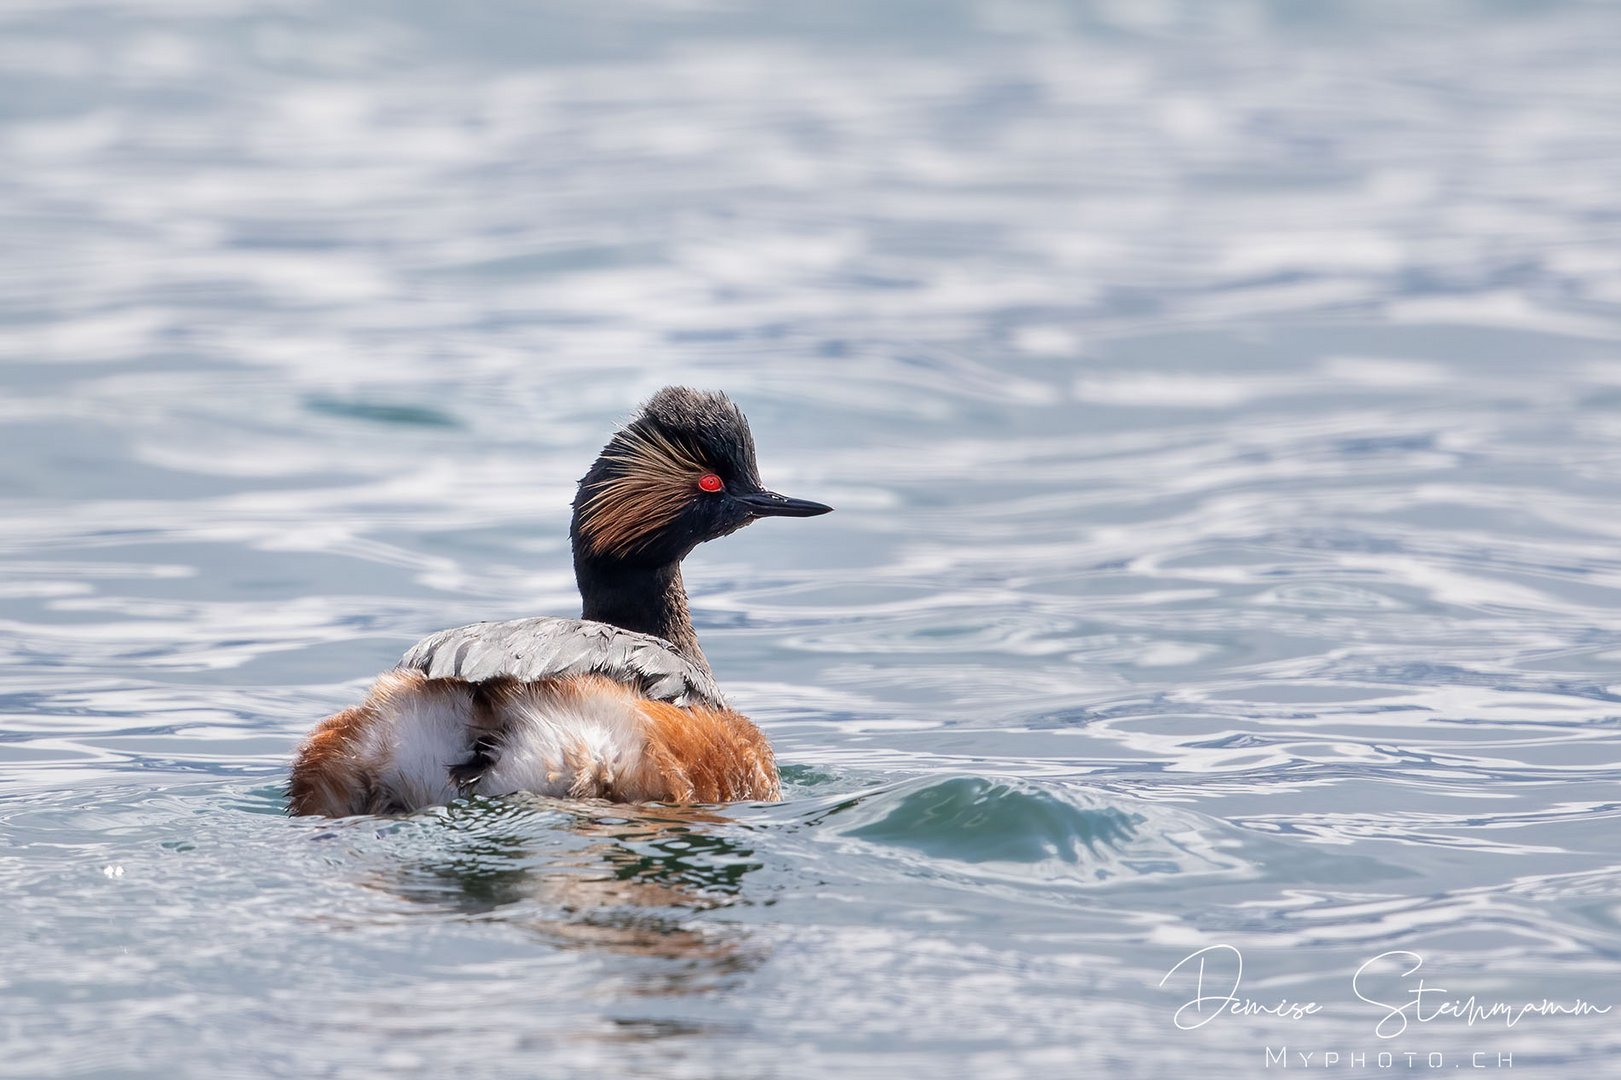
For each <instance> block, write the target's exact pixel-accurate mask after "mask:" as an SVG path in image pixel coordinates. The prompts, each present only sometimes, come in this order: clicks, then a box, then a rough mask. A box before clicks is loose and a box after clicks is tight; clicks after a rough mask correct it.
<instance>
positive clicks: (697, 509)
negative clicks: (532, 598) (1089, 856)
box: [288, 387, 833, 817]
mask: <svg viewBox="0 0 1621 1080" xmlns="http://www.w3.org/2000/svg"><path fill="white" fill-rule="evenodd" d="M832 509H833V508H832V507H830V506H824V505H823V504H821V503H817V502H810V501H809V500H806V499H790V498H787V497H786V496H783V495H778V494H776V493H775V492H772V491H767V490H766V488H765V486H764V485H763V484H762V483H761V481H760V475H759V470H758V468H757V466H756V464H755V459H754V437H753V435H752V434H751V433H750V432H749V424H748V420H746V419H745V418H744V416H743V413H742V411H741V410H740V409H739V408H738V407H737V406H736V405H735V404H733V403H732V401H731V400H730V399H728V398H727V397H726V396H725V395H724V394H719V393H711V392H703V391H698V390H692V389H688V388H686V387H666V388H665V389H663V390H660V391H659V392H658V393H657V394H655V395H653V397H652V398H651V399H650V400H649V401H648V402H647V404H646V405H644V406H643V407H642V409H641V410H640V412H639V413H637V415H636V416H635V418H634V419H632V420H631V421H630V422H629V423H627V424H626V425H625V426H624V427H622V428H620V429H619V431H617V432H616V433H615V434H614V436H613V437H612V438H611V439H610V440H609V442H608V445H607V446H605V447H604V448H603V450H602V453H601V454H600V455H599V456H598V457H597V459H596V461H595V463H593V464H592V466H591V468H590V470H589V471H588V472H587V473H586V474H585V476H584V477H582V478H581V480H580V483H579V488H578V491H577V492H576V494H575V497H574V516H573V520H572V522H571V524H570V526H569V539H570V542H571V544H572V546H573V551H574V576H575V580H576V582H577V583H578V585H579V588H580V597H581V599H582V600H583V602H584V603H583V608H582V611H581V616H580V618H578V619H565V618H551V617H540V618H530V619H517V620H514V621H511V622H484V623H474V624H473V625H471V626H460V627H457V628H455V629H453V630H443V631H441V632H439V633H437V634H432V635H430V636H428V637H426V638H423V639H422V640H421V641H419V642H417V643H416V644H415V645H413V646H412V647H411V648H410V649H409V650H407V651H406V653H405V655H404V656H403V657H402V658H401V659H400V662H399V665H398V666H397V667H395V668H394V669H393V670H391V671H388V672H385V673H384V674H383V675H382V676H381V677H379V678H378V679H377V681H376V683H375V684H374V685H373V686H372V688H371V693H370V694H369V695H368V696H367V698H366V700H365V701H363V702H362V703H361V704H359V705H356V706H354V707H353V708H348V709H344V710H343V711H341V712H339V713H336V714H335V715H333V716H329V717H327V718H326V719H325V720H323V721H322V722H321V723H320V724H319V725H317V727H316V728H315V730H314V731H313V732H312V733H311V734H310V736H309V738H308V739H307V740H306V741H305V742H304V744H303V746H302V747H301V748H300V749H299V751H298V756H297V759H296V760H295V762H294V764H293V771H292V777H291V779H290V781H289V783H288V799H289V809H290V811H291V812H292V813H294V814H322V815H326V816H328V817H342V816H345V815H350V814H387V813H403V812H406V811H410V810H415V809H419V808H421V807H425V806H437V805H441V804H444V803H448V802H450V801H452V800H453V799H456V798H461V797H466V796H471V795H505V794H510V793H512V792H518V791H532V792H537V793H539V794H543V795H551V796H556V797H561V798H598V799H609V800H614V801H619V802H671V803H697V802H702V803H710V802H732V801H736V800H743V799H756V800H762V801H771V800H776V799H778V798H780V797H781V790H780V785H779V783H778V779H777V767H776V762H775V760H774V758H773V757H772V753H771V746H770V744H769V743H768V742H767V741H766V739H765V736H764V735H762V734H761V733H760V730H759V728H757V727H755V726H754V724H753V723H752V722H750V721H749V719H748V718H747V717H745V716H742V715H741V714H739V713H737V712H734V711H733V710H732V709H731V707H730V706H728V705H727V703H726V699H725V697H724V696H723V695H722V694H721V692H720V688H719V687H717V686H716V685H715V677H714V674H713V673H712V672H711V671H710V668H709V661H708V660H706V659H705V658H704V653H703V650H702V649H701V648H699V646H698V636H697V634H696V632H695V631H694V630H693V626H692V616H691V613H690V611H689V608H688V605H687V593H686V588H685V586H684V585H683V584H682V581H681V561H682V560H683V559H684V558H686V557H687V555H688V554H689V553H691V551H692V550H693V549H694V548H695V547H697V546H698V545H699V544H701V543H703V542H704V541H706V540H714V539H716V538H718V537H722V536H726V535H728V534H730V533H734V532H736V531H737V530H738V529H741V528H742V527H743V526H745V525H748V524H750V523H751V522H753V521H756V520H758V519H759V518H763V517H813V516H815V515H818V514H825V513H827V512H828V511H830V510H832Z"/></svg>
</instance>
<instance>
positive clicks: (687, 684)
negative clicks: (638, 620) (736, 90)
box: [400, 616, 726, 708]
mask: <svg viewBox="0 0 1621 1080" xmlns="http://www.w3.org/2000/svg"><path fill="white" fill-rule="evenodd" d="M400 667H402V668H413V669H415V670H417V671H420V672H422V673H423V674H424V675H426V676H428V677H429V678H431V679H465V680H467V681H468V682H483V681H485V680H486V679H495V678H500V677H509V678H514V679H520V680H522V681H524V682H538V681H539V680H541V679H555V678H560V677H562V676H565V675H589V674H595V675H603V676H606V677H607V678H610V679H614V680H615V681H617V682H622V683H624V684H626V685H627V686H632V687H635V688H636V689H637V690H638V691H639V692H641V693H642V694H643V695H645V696H647V697H650V698H653V699H654V700H656V701H668V702H670V703H671V704H673V705H713V706H715V707H717V708H726V699H725V698H724V697H722V696H721V692H720V687H718V686H716V685H715V677H714V676H713V675H711V674H710V673H709V671H708V670H707V669H705V668H702V667H699V666H698V665H696V664H694V663H692V662H691V661H690V660H688V659H687V658H686V657H684V656H682V655H681V654H680V653H678V652H676V651H675V647H674V646H673V645H671V644H670V643H669V642H668V641H665V640H664V639H663V638H660V637H654V636H653V635H651V634H637V633H634V632H632V631H630V630H621V629H620V628H619V627H617V626H609V625H608V624H607V623H600V622H591V621H589V620H586V619H556V618H550V617H545V616H543V617H540V618H535V619H514V620H512V621H511V622H483V623H473V624H472V625H471V626H458V627H456V628H455V629H453V630H441V631H439V632H438V633H437V634H430V635H428V636H427V637H425V638H423V639H422V640H421V641H419V642H417V643H416V644H415V645H413V646H411V648H410V649H408V650H406V653H405V655H404V656H402V657H400Z"/></svg>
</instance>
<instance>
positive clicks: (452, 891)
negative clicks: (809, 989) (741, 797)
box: [378, 796, 764, 1038]
mask: <svg viewBox="0 0 1621 1080" xmlns="http://www.w3.org/2000/svg"><path fill="white" fill-rule="evenodd" d="M405 824H408V827H410V828H411V831H412V832H413V833H416V834H417V837H416V838H417V839H421V840H425V841H427V843H428V846H429V847H431V848H432V849H433V854H432V855H431V856H427V857H422V858H414V859H413V858H407V859H405V860H402V861H401V862H399V863H397V864H396V865H395V866H394V868H393V870H392V872H391V873H390V875H389V880H386V881H380V882H378V884H379V885H381V886H382V887H384V888H386V889H387V890H388V891H390V892H393V893H395V894H397V895H399V896H402V897H404V898H405V899H407V900H410V901H413V902H416V903H423V904H430V905H434V906H438V907H441V908H442V909H444V908H448V909H450V910H452V911H454V912H456V913H458V914H460V915H462V916H464V917H466V918H470V919H477V920H499V921H501V922H503V923H506V924H508V925H516V926H521V927H523V928H524V929H527V930H530V931H532V932H534V933H536V934H538V935H541V936H542V937H544V938H545V939H547V940H549V941H551V942H552V943H554V944H556V945H558V946H559V947H562V948H574V949H587V950H591V951H595V952H604V953H609V954H613V955H615V956H617V957H622V958H625V959H632V960H637V961H646V963H637V964H635V965H634V967H635V971H634V974H633V975H632V978H631V979H630V982H629V987H630V988H631V989H632V992H634V993H636V994H690V993H697V992H702V991H704V990H707V989H710V988H712V987H714V986H716V985H717V984H718V983H721V982H724V981H725V980H727V979H728V978H729V977H731V976H734V975H737V974H740V973H742V972H746V971H748V970H750V969H752V968H753V967H755V966H756V965H757V964H758V963H760V961H762V960H763V959H764V952H763V946H762V945H760V944H759V943H758V942H754V941H751V940H749V939H748V937H747V935H746V933H745V931H744V928H743V927H741V926H739V925H737V924H736V923H733V922H728V921H724V920H717V919H706V918H703V914H704V913H705V912H710V911H714V910H716V909H719V908H724V907H728V906H730V905H732V904H735V903H737V902H738V898H739V897H740V895H741V888H742V881H743V878H744V876H745V875H746V874H747V873H748V872H749V871H750V870H753V869H756V868H757V867H758V866H759V865H760V864H759V863H758V862H756V861H754V860H753V859H752V857H751V856H752V849H751V848H750V847H748V846H746V845H745V844H744V843H743V842H741V838H740V835H739V829H738V828H737V826H736V824H735V822H733V821H732V820H731V819H729V818H727V817H725V816H723V815H721V814H719V813H716V812H715V811H713V810H704V809H700V808H690V807H672V806H652V807H627V806H624V805H618V804H608V803H583V802H567V801H557V800H550V799H541V798H538V797H532V796H509V797H507V798H503V799H475V800H472V801H470V802H466V803H460V804H456V805H454V806H452V807H449V808H446V809H445V810H444V811H442V812H441V813H439V814H436V815H435V816H434V817H432V818H425V817H421V816H418V817H415V818H412V819H407V823H405ZM412 846H413V847H417V846H418V845H417V844H415V843H413V844H412ZM627 974H630V973H629V972H627ZM621 988H622V989H623V988H625V984H621ZM627 1037H632V1038H635V1037H639V1036H638V1035H637V1034H636V1033H635V1032H634V1030H628V1031H627Z"/></svg>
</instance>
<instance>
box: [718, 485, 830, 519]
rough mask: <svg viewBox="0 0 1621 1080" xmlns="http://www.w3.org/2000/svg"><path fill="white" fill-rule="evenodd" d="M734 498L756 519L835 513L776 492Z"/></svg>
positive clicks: (753, 492) (825, 507)
mask: <svg viewBox="0 0 1621 1080" xmlns="http://www.w3.org/2000/svg"><path fill="white" fill-rule="evenodd" d="M732 498H734V499H736V500H737V501H738V502H740V503H742V504H743V505H744V506H746V507H748V508H749V513H751V514H753V515H754V516H755V517H815V516H817V515H818V514H830V513H832V512H833V508H832V507H831V506H824V505H823V504H821V503H819V502H811V501H810V500H809V499H790V498H789V497H788V496H786V495H778V494H777V493H776V492H775V491H751V492H748V493H747V494H744V495H733V496H732Z"/></svg>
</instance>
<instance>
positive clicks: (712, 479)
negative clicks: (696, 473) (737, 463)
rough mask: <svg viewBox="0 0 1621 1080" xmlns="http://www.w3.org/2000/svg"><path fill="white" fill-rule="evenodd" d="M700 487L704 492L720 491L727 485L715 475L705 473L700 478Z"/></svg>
mask: <svg viewBox="0 0 1621 1080" xmlns="http://www.w3.org/2000/svg"><path fill="white" fill-rule="evenodd" d="M698 486H699V487H700V488H702V489H703V490H704V491H720V490H721V489H722V488H724V487H725V486H726V485H725V484H724V483H723V482H722V481H721V478H720V477H718V476H716V475H715V474H714V473H712V472H711V473H704V474H703V475H702V476H700V477H698Z"/></svg>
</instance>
